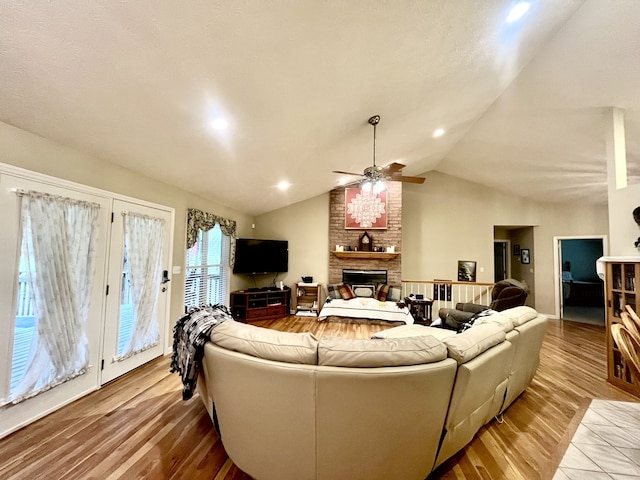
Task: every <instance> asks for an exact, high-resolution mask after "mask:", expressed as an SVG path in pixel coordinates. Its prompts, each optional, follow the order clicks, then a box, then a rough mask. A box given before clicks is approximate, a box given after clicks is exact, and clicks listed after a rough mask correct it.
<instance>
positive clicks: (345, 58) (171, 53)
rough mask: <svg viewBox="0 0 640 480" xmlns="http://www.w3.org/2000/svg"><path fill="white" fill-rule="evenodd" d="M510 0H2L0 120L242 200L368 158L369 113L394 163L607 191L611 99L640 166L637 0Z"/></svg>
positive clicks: (572, 194) (317, 181) (555, 197)
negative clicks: (524, 1)
mask: <svg viewBox="0 0 640 480" xmlns="http://www.w3.org/2000/svg"><path fill="white" fill-rule="evenodd" d="M512 4H513V2H511V1H506V0H482V1H479V0H456V1H451V0H448V1H447V0H422V1H409V0H397V1H393V2H387V1H384V2H383V1H381V0H349V1H341V0H328V1H320V0H299V1H296V2H291V1H285V0H268V1H267V0H244V1H239V0H227V1H205V0H202V1H189V2H170V1H165V2H157V1H155V0H135V1H134V0H130V1H124V0H122V1H117V2H115V1H114V2H98V1H95V0H94V1H86V2H72V1H70V0H69V1H56V2H37V3H36V2H23V1H15V0H14V1H7V0H4V1H3V2H2V3H1V4H0V121H3V122H6V123H9V124H11V125H15V126H17V127H19V128H22V129H24V130H27V131H29V132H33V133H35V134H38V135H40V136H42V137H45V138H48V139H51V140H53V141H56V142H58V143H61V144H64V145H67V146H70V147H72V148H75V149H77V150H80V151H83V152H86V153H88V154H91V155H94V156H96V157H99V158H102V159H104V160H108V161H110V162H113V163H116V164H119V165H122V166H125V167H127V168H129V169H131V170H134V171H137V172H140V173H142V174H144V175H147V176H149V177H152V178H155V179H157V180H160V181H163V182H166V183H169V184H173V185H176V186H179V187H181V188H184V189H186V190H189V191H192V192H195V193H197V194H200V195H202V196H204V197H207V198H210V199H212V200H215V201H217V202H219V203H222V204H225V205H229V206H231V207H234V208H236V209H237V210H240V211H243V212H246V213H249V214H260V213H264V212H267V211H270V210H273V209H276V208H280V207H283V206H286V205H289V204H291V203H295V202H298V201H301V200H305V199H307V198H310V197H313V196H316V195H319V194H321V193H324V192H327V191H328V190H330V189H332V188H333V187H335V186H336V185H337V182H338V180H339V176H338V175H336V174H333V173H331V171H332V170H347V171H356V172H360V171H362V170H363V169H364V168H365V167H367V166H369V165H370V164H371V163H372V134H373V132H372V127H371V126H370V125H369V124H368V123H367V119H368V118H369V117H370V116H371V115H373V114H379V115H380V116H381V117H382V120H381V123H380V125H379V126H378V131H377V163H378V164H381V165H384V164H386V163H389V162H392V161H399V162H402V163H404V164H406V165H407V168H405V169H404V174H406V175H418V174H424V173H426V172H428V171H431V170H437V171H440V172H444V173H447V174H450V175H454V176H458V177H461V178H465V179H468V180H472V181H475V182H479V183H482V184H485V185H488V186H491V187H495V188H500V189H503V190H507V191H513V192H516V193H518V194H519V195H522V196H525V197H529V198H531V199H534V200H538V201H574V200H580V201H589V202H597V203H603V202H605V201H606V191H607V183H606V145H605V132H606V131H607V128H608V127H607V125H608V123H607V122H608V121H607V118H608V117H607V111H608V109H609V107H611V106H615V107H619V108H622V109H624V111H625V120H626V137H627V157H628V164H629V173H630V176H631V182H632V183H633V182H636V183H637V182H638V181H640V94H639V89H640V1H638V0H586V1H583V0H562V1H558V0H532V6H531V8H530V10H529V12H528V13H527V14H526V15H525V17H523V18H522V19H521V20H520V21H519V22H517V23H515V24H511V25H507V24H506V23H505V22H504V19H505V17H506V15H507V13H508V11H509V9H510V7H511V5H512ZM217 115H222V116H224V117H225V118H227V119H228V121H229V123H230V126H229V128H228V129H227V130H225V131H222V132H221V131H216V130H214V129H212V128H211V127H210V125H209V122H210V121H211V120H212V119H213V118H215V116H217ZM609 118H610V117H609ZM609 124H610V120H609ZM439 127H442V128H445V129H446V131H447V133H446V134H445V135H444V136H443V137H440V138H432V132H433V131H434V130H435V129H436V128H439ZM281 180H288V181H289V182H290V183H291V184H292V185H291V188H290V189H289V190H288V191H286V192H282V191H280V190H278V189H277V188H276V185H277V184H278V182H280V181H281ZM418 188H429V184H428V182H427V183H425V184H424V185H423V186H421V187H418Z"/></svg>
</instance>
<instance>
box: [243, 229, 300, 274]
mask: <svg viewBox="0 0 640 480" xmlns="http://www.w3.org/2000/svg"><path fill="white" fill-rule="evenodd" d="M288 269H289V242H288V241H287V240H261V239H256V238H238V239H236V262H235V264H234V266H233V273H246V274H259V273H281V272H286V271H288Z"/></svg>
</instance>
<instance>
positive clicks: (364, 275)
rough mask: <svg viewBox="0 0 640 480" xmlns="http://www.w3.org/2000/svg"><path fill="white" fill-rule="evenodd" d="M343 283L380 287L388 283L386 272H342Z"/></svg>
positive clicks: (346, 270)
mask: <svg viewBox="0 0 640 480" xmlns="http://www.w3.org/2000/svg"><path fill="white" fill-rule="evenodd" d="M342 283H346V284H348V285H378V284H380V283H387V271H386V270H348V269H345V270H342Z"/></svg>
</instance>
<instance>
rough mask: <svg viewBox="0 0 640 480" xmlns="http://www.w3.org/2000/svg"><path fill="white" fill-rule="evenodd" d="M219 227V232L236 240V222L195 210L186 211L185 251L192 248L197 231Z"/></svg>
mask: <svg viewBox="0 0 640 480" xmlns="http://www.w3.org/2000/svg"><path fill="white" fill-rule="evenodd" d="M216 223H217V224H218V225H220V230H221V231H222V233H223V234H224V235H227V236H229V237H231V238H232V239H235V238H236V221H235V220H229V219H228V218H223V217H219V216H217V215H214V214H213V213H207V212H203V211H202V210H198V209H196V208H189V209H188V210H187V249H189V248H191V247H193V246H194V245H195V243H196V240H197V238H198V231H199V230H203V231H205V232H206V231H208V230H211V229H212V228H213V227H215V226H216Z"/></svg>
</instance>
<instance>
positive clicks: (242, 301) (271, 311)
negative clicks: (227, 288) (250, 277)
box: [231, 288, 291, 322]
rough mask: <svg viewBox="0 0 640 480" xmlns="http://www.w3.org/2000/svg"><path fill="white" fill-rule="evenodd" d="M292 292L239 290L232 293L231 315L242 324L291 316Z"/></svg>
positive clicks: (286, 289) (287, 289) (285, 290)
mask: <svg viewBox="0 0 640 480" xmlns="http://www.w3.org/2000/svg"><path fill="white" fill-rule="evenodd" d="M290 292H291V290H289V288H285V289H284V290H278V289H274V290H258V291H252V290H238V291H236V292H231V313H232V315H233V318H235V319H236V320H239V321H242V322H250V321H252V320H266V319H269V318H280V317H286V316H287V315H289V295H290Z"/></svg>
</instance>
